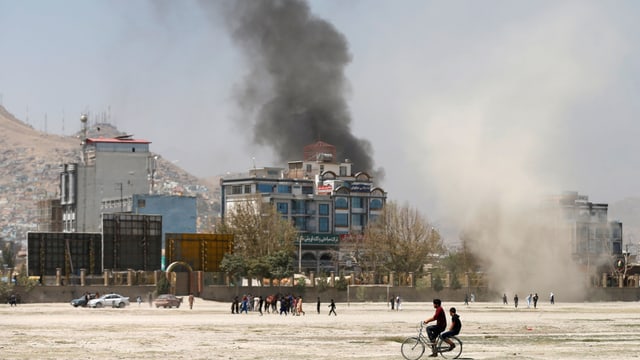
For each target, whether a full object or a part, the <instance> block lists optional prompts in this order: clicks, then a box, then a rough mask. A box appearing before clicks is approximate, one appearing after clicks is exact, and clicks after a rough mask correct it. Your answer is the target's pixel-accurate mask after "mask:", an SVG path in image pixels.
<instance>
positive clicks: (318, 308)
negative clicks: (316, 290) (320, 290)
mask: <svg viewBox="0 0 640 360" xmlns="http://www.w3.org/2000/svg"><path fill="white" fill-rule="evenodd" d="M316 311H317V312H318V314H320V296H318V304H317V305H316Z"/></svg>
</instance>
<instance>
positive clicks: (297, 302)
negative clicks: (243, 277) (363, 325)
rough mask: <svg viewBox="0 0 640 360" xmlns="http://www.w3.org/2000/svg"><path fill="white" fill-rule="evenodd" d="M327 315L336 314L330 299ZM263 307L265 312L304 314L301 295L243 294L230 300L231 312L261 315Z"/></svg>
mask: <svg viewBox="0 0 640 360" xmlns="http://www.w3.org/2000/svg"><path fill="white" fill-rule="evenodd" d="M329 308H330V309H329V315H331V314H333V315H336V316H337V313H336V304H335V302H334V301H333V299H331V303H330V304H329ZM263 309H264V311H265V312H267V313H273V314H280V315H288V314H292V315H294V316H300V315H303V316H304V315H306V312H305V311H304V310H303V309H302V296H294V295H291V294H289V295H269V296H268V297H267V298H264V297H262V295H260V296H252V295H250V294H249V295H243V296H242V298H240V297H238V296H235V297H234V298H233V301H232V302H231V313H232V314H242V313H245V314H248V313H249V311H258V312H259V313H260V315H263V312H262V311H263ZM317 312H318V314H320V297H318V301H317Z"/></svg>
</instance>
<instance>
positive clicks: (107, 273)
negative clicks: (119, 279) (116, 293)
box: [103, 269, 109, 286]
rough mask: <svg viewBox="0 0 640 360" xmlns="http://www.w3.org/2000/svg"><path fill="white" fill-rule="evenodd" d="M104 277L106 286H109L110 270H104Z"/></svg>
mask: <svg viewBox="0 0 640 360" xmlns="http://www.w3.org/2000/svg"><path fill="white" fill-rule="evenodd" d="M103 277H104V286H109V270H107V269H104V273H103Z"/></svg>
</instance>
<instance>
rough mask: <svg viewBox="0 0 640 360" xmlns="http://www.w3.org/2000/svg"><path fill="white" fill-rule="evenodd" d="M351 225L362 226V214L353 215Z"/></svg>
mask: <svg viewBox="0 0 640 360" xmlns="http://www.w3.org/2000/svg"><path fill="white" fill-rule="evenodd" d="M351 226H362V214H352V215H351Z"/></svg>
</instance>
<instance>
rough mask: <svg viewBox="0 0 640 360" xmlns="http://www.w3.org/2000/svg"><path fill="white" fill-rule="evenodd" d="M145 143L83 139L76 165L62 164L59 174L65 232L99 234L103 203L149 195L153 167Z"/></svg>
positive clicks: (127, 139)
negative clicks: (104, 201) (103, 201)
mask: <svg viewBox="0 0 640 360" xmlns="http://www.w3.org/2000/svg"><path fill="white" fill-rule="evenodd" d="M149 144H150V142H149V141H146V140H136V139H132V138H131V137H130V136H121V137H116V138H87V139H85V140H84V141H83V144H82V151H81V157H80V162H79V163H72V164H65V165H63V167H62V171H61V174H60V201H61V206H62V223H63V231H65V232H76V231H78V232H100V231H101V229H100V226H101V225H100V224H101V218H100V215H101V204H102V200H103V199H113V198H117V199H120V200H121V201H120V207H121V209H116V212H118V210H120V211H119V212H123V211H124V210H125V208H126V207H128V206H127V204H125V203H124V200H125V199H130V198H131V196H132V195H133V194H147V193H148V192H149V174H151V173H152V170H153V169H152V167H153V166H155V164H154V159H153V158H152V157H151V153H150V152H149Z"/></svg>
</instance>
